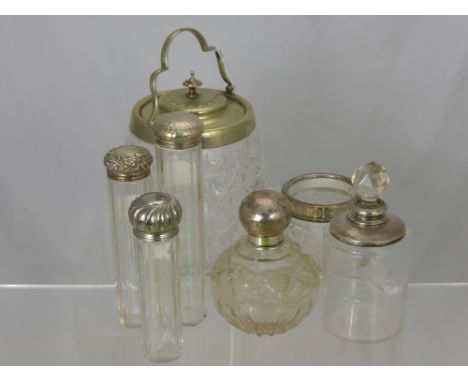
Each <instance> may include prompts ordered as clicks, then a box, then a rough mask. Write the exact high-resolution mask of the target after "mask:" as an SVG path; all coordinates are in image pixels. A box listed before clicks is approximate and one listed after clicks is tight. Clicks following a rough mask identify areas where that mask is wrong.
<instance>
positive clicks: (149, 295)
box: [135, 237, 183, 362]
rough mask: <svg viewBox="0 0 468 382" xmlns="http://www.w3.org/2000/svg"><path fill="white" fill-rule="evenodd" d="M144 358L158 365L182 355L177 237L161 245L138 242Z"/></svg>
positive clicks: (138, 240) (159, 243)
mask: <svg viewBox="0 0 468 382" xmlns="http://www.w3.org/2000/svg"><path fill="white" fill-rule="evenodd" d="M135 241H136V242H137V248H138V253H137V264H138V267H139V279H138V281H139V286H140V299H141V300H140V304H141V318H142V319H141V321H142V325H141V327H142V335H143V345H144V349H145V355H146V357H147V358H148V359H150V360H151V361H155V362H163V361H168V360H171V359H174V358H177V357H179V356H180V355H181V354H182V344H183V341H182V322H181V314H180V289H179V288H180V287H179V268H178V264H177V257H176V253H175V251H176V246H177V237H174V238H172V239H169V240H165V241H162V242H148V241H144V240H141V239H136V238H135Z"/></svg>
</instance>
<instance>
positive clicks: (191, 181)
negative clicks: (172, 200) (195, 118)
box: [156, 146, 206, 325]
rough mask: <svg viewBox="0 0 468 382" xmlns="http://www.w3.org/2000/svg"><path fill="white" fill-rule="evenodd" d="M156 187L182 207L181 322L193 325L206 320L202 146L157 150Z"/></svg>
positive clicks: (180, 234) (180, 249)
mask: <svg viewBox="0 0 468 382" xmlns="http://www.w3.org/2000/svg"><path fill="white" fill-rule="evenodd" d="M156 163H157V168H158V187H159V190H160V191H163V192H167V193H169V194H171V195H172V196H175V197H176V198H177V200H178V201H179V203H180V205H181V206H182V220H181V223H180V225H179V228H180V233H179V243H180V245H179V268H180V281H181V299H182V300H181V301H182V322H183V324H184V325H196V324H197V323H199V322H200V321H201V320H202V319H203V318H204V317H205V316H206V250H205V219H204V204H203V187H202V185H203V183H202V182H203V176H202V167H201V166H202V165H201V146H197V147H194V148H190V149H186V150H171V149H165V148H161V147H159V146H156Z"/></svg>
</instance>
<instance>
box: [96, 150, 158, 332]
mask: <svg viewBox="0 0 468 382" xmlns="http://www.w3.org/2000/svg"><path fill="white" fill-rule="evenodd" d="M151 162H152V157H151V155H150V153H149V151H148V150H146V149H145V148H143V147H139V146H120V147H117V148H115V149H112V150H110V151H109V152H108V153H107V154H106V156H105V158H104V164H105V166H106V168H107V178H108V181H107V182H108V190H109V211H110V226H111V240H112V258H113V265H114V277H115V284H116V291H117V313H118V316H119V321H120V323H121V324H122V325H124V326H129V327H138V326H140V306H139V299H138V288H137V268H136V263H135V249H134V247H133V245H132V243H133V239H132V227H131V225H130V223H129V221H128V208H129V206H130V203H131V202H132V201H133V200H134V199H135V198H137V197H138V196H139V195H141V194H144V193H146V192H149V191H150V190H151V187H152V182H151V176H150V166H151Z"/></svg>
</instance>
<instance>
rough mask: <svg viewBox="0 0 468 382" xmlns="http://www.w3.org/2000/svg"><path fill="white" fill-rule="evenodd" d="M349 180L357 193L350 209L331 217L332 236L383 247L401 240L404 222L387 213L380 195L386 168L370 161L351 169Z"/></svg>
mask: <svg viewBox="0 0 468 382" xmlns="http://www.w3.org/2000/svg"><path fill="white" fill-rule="evenodd" d="M351 181H352V183H353V186H354V190H355V191H356V195H357V196H356V197H355V198H354V200H353V203H352V205H351V210H350V211H346V212H342V213H340V214H339V215H337V216H336V217H335V218H333V219H332V220H331V222H330V233H331V234H332V235H333V237H335V238H336V239H338V240H340V241H342V242H344V243H347V244H351V245H356V246H359V247H382V246H386V245H390V244H392V243H395V242H397V241H399V240H401V239H402V238H403V237H404V236H405V234H406V226H405V223H403V221H402V220H401V219H400V218H398V217H397V216H395V215H392V214H389V213H387V204H386V203H385V202H384V201H383V200H382V199H381V196H382V194H383V192H384V190H385V189H386V188H387V186H388V184H389V182H390V178H389V176H388V172H387V170H386V169H385V168H384V167H383V166H381V165H380V164H378V163H375V162H369V163H367V164H365V165H361V166H359V167H358V168H357V169H356V171H354V174H353V176H352V178H351Z"/></svg>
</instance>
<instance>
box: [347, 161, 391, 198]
mask: <svg viewBox="0 0 468 382" xmlns="http://www.w3.org/2000/svg"><path fill="white" fill-rule="evenodd" d="M351 181H352V183H353V186H354V189H355V190H356V194H357V195H359V196H360V198H361V199H362V200H364V201H368V202H375V201H376V200H378V199H380V198H381V197H382V194H383V192H384V190H385V189H386V188H387V186H388V184H389V182H390V177H389V176H388V172H387V169H386V168H385V167H383V166H381V165H380V164H378V163H375V162H369V163H367V164H363V165H361V166H359V167H358V168H357V169H356V171H354V174H353V176H352V177H351Z"/></svg>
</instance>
